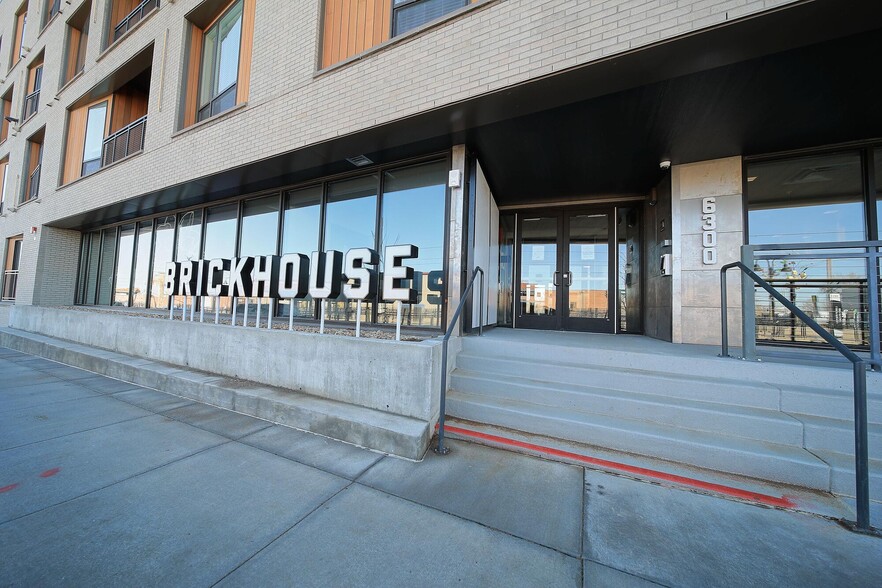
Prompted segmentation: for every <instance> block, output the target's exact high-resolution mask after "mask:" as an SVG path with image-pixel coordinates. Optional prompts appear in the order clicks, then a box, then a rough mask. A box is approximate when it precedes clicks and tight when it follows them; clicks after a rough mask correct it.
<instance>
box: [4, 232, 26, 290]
mask: <svg viewBox="0 0 882 588" xmlns="http://www.w3.org/2000/svg"><path fill="white" fill-rule="evenodd" d="M21 242H22V238H21V235H19V236H18V237H12V238H11V239H7V240H6V265H5V267H4V271H3V300H4V302H5V301H14V300H15V290H16V286H17V285H18V268H19V264H20V263H21Z"/></svg>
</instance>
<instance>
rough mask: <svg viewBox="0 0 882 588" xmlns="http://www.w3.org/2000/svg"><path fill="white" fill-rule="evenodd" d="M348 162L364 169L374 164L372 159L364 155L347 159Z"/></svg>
mask: <svg viewBox="0 0 882 588" xmlns="http://www.w3.org/2000/svg"><path fill="white" fill-rule="evenodd" d="M346 161H348V162H349V163H351V164H352V165H354V166H355V167H364V166H366V165H370V164H372V163H373V161H371V160H370V159H368V158H367V157H365V156H364V155H356V156H355V157H347V158H346Z"/></svg>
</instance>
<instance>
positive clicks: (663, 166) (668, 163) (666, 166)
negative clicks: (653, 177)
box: [658, 159, 671, 169]
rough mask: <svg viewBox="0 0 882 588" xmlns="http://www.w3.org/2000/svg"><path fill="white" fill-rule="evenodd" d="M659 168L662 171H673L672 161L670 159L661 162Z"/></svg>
mask: <svg viewBox="0 0 882 588" xmlns="http://www.w3.org/2000/svg"><path fill="white" fill-rule="evenodd" d="M658 167H659V168H660V169H671V160H670V159H663V160H662V161H660V162H659V164H658Z"/></svg>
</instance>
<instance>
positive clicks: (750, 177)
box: [747, 176, 756, 182]
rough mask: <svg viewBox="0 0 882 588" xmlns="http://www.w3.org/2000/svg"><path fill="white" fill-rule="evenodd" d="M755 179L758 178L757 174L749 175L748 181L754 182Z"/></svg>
mask: <svg viewBox="0 0 882 588" xmlns="http://www.w3.org/2000/svg"><path fill="white" fill-rule="evenodd" d="M755 179H756V176H748V177H747V181H748V182H752V181H754V180H755Z"/></svg>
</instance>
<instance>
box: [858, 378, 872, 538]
mask: <svg viewBox="0 0 882 588" xmlns="http://www.w3.org/2000/svg"><path fill="white" fill-rule="evenodd" d="M854 474H855V480H854V483H855V494H854V497H855V503H856V506H857V528H858V529H859V530H862V531H868V530H869V529H870V467H869V455H868V449H867V364H866V363H864V362H863V361H859V362H857V363H855V364H854Z"/></svg>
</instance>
